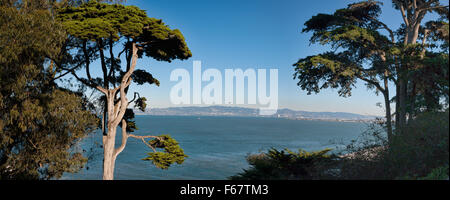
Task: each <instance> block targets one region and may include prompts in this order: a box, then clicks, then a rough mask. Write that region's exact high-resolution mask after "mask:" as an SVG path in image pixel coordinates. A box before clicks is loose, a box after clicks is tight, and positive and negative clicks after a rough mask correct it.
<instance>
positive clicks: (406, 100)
mask: <svg viewBox="0 0 450 200" xmlns="http://www.w3.org/2000/svg"><path fill="white" fill-rule="evenodd" d="M392 3H393V6H394V8H395V9H396V10H398V12H400V14H401V15H400V16H401V17H402V21H403V23H402V24H401V25H400V26H399V28H398V29H397V30H394V29H391V28H390V27H389V26H388V25H386V24H385V23H383V22H382V21H381V20H380V16H381V4H382V2H378V1H372V0H368V1H362V2H358V3H353V4H350V5H348V7H346V8H343V9H338V10H336V11H335V12H334V13H332V14H318V15H316V16H313V17H312V18H311V19H310V20H308V21H306V22H305V24H304V25H305V27H304V28H303V30H302V32H303V33H307V32H312V33H313V34H312V36H311V39H310V42H311V43H313V44H314V43H318V44H320V45H327V46H329V47H331V49H330V51H328V52H325V53H321V54H317V55H313V56H308V57H306V58H301V59H299V61H298V62H297V63H295V64H294V67H295V73H294V79H296V80H298V86H300V87H301V89H303V90H306V91H307V92H308V94H311V93H313V92H314V93H319V92H320V91H321V90H323V89H326V88H336V89H338V94H339V95H340V96H343V97H347V96H350V95H351V91H352V88H353V87H354V86H355V83H356V81H363V82H365V83H366V85H367V88H368V89H373V90H375V92H376V94H379V93H381V94H382V95H383V97H384V100H385V101H384V108H385V111H386V114H385V117H384V119H382V120H380V121H378V122H377V123H374V124H373V125H372V126H371V128H370V129H369V130H367V132H366V133H365V134H364V137H361V138H360V139H359V140H355V141H353V142H352V143H351V144H349V145H348V146H347V148H345V150H343V151H341V152H340V153H339V152H333V154H331V155H334V158H333V159H332V160H333V161H334V162H333V163H332V164H330V163H329V160H327V159H325V162H324V161H323V159H322V160H317V159H316V160H317V162H321V163H322V164H315V165H312V166H313V168H314V169H313V171H320V172H322V173H318V174H316V175H315V176H311V175H308V174H303V175H302V176H298V174H299V172H300V171H302V170H298V169H296V170H294V171H291V169H292V168H291V167H288V166H289V164H290V163H291V162H292V161H293V160H298V159H303V160H305V159H307V158H305V157H302V156H294V154H291V153H288V154H285V153H284V152H283V151H281V152H278V151H276V150H273V149H272V150H269V151H268V152H267V153H264V154H262V155H258V156H256V155H252V156H249V157H248V162H249V164H250V165H251V166H252V167H251V168H250V169H249V170H245V171H244V172H243V173H241V174H239V175H237V176H234V177H232V179H266V178H267V177H265V176H264V175H263V174H265V172H272V171H273V170H281V171H283V172H285V173H287V174H283V175H277V176H275V177H271V178H272V179H279V178H282V179H283V178H286V177H290V178H293V179H432V178H435V179H447V180H448V174H449V173H448V163H449V160H448V158H449V153H448V152H449V144H448V143H449V137H448V135H449V128H448V127H449V126H448V125H449V118H448V117H449V111H448V109H449V106H448V105H449V93H448V91H449V90H448V89H449V85H448V83H449V76H448V75H449V73H448V57H449V55H448V53H449V49H448V47H449V45H448V44H449V26H448V18H449V7H448V5H441V3H440V2H439V1H438V0H428V1H426V0H414V1H411V0H393V1H392ZM432 13H433V14H434V17H432V19H431V20H428V21H426V22H425V21H424V19H426V18H425V17H426V16H429V15H431V14H432ZM383 33H387V34H383ZM390 84H393V85H394V88H395V93H394V96H393V94H392V93H391V92H390V90H389V89H390ZM392 103H395V107H394V108H395V109H392V108H391V104H392ZM393 110H395V111H394V112H393ZM384 134H386V136H387V137H383V135H384ZM275 152H277V153H278V154H274V153H275ZM320 152H323V151H320ZM279 154H281V155H279ZM274 155H277V156H274ZM311 155H316V154H315V153H314V152H313V153H311ZM331 155H330V156H331ZM284 157H289V159H278V158H284ZM313 158H314V156H312V157H311V158H308V159H312V160H314V159H313ZM280 162H281V164H280ZM268 163H270V164H268ZM303 165H304V164H303ZM307 166H309V167H311V165H306V166H304V167H307ZM317 166H320V167H317ZM297 167H298V166H297ZM329 172H336V173H334V174H330V173H329ZM269 174H270V173H269ZM300 174H301V173H300ZM324 175H325V176H324Z"/></svg>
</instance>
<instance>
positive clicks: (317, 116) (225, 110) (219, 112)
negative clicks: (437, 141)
mask: <svg viewBox="0 0 450 200" xmlns="http://www.w3.org/2000/svg"><path fill="white" fill-rule="evenodd" d="M135 113H136V114H137V115H171V116H242V117H280V118H289V119H311V120H333V121H334V120H338V121H368V120H373V119H375V118H376V116H369V115H360V114H354V113H346V112H307V111H296V110H291V109H279V110H278V112H277V113H276V114H275V115H271V116H262V115H259V110H258V109H253V108H242V107H228V106H209V107H194V106H191V107H171V108H152V109H150V110H147V111H146V112H142V111H140V110H135Z"/></svg>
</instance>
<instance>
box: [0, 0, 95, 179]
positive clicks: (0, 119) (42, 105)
mask: <svg viewBox="0 0 450 200" xmlns="http://www.w3.org/2000/svg"><path fill="white" fill-rule="evenodd" d="M21 3H22V4H20V3H19V4H14V5H0V84H1V87H0V179H52V178H59V177H61V176H62V174H63V173H64V172H77V171H79V170H80V169H81V168H82V167H83V166H84V163H85V162H86V160H87V159H86V158H85V157H84V156H83V154H82V149H80V148H77V144H78V142H79V141H80V139H82V138H83V137H85V136H86V135H87V134H89V133H91V132H92V131H93V130H95V129H96V128H97V121H98V119H97V117H96V116H95V115H94V114H93V112H92V110H91V107H90V106H89V102H88V101H87V99H85V98H84V97H83V94H82V93H79V92H73V91H70V90H67V89H63V88H60V87H58V86H57V85H56V84H55V83H54V82H53V81H52V77H53V76H54V68H55V67H54V65H53V64H51V63H50V59H49V57H52V56H54V55H56V54H58V53H59V51H60V49H61V47H62V44H63V42H64V39H65V33H64V31H63V30H62V27H61V26H60V25H59V24H58V23H57V22H55V21H54V20H53V19H52V17H51V14H50V12H49V11H48V10H46V9H42V8H39V7H38V6H34V7H31V6H29V7H27V8H24V5H23V4H26V3H30V2H28V1H23V2H21ZM19 8H20V9H19ZM49 63H50V64H49Z"/></svg>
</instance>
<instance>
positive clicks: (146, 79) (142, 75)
mask: <svg viewBox="0 0 450 200" xmlns="http://www.w3.org/2000/svg"><path fill="white" fill-rule="evenodd" d="M131 77H132V79H133V81H134V82H135V83H137V84H138V85H143V84H145V83H148V84H150V85H151V84H155V85H157V86H159V81H158V79H156V78H153V75H152V74H150V73H148V72H146V71H144V70H140V69H138V70H135V71H134V73H133V74H132V75H131Z"/></svg>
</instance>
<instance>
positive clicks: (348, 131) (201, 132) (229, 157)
mask: <svg viewBox="0 0 450 200" xmlns="http://www.w3.org/2000/svg"><path fill="white" fill-rule="evenodd" d="M135 121H136V124H137V126H138V128H139V130H136V131H135V132H134V133H133V134H135V135H162V134H169V135H171V136H172V137H173V138H174V139H176V140H177V141H178V142H179V143H180V146H181V147H182V148H183V149H184V151H185V154H187V155H188V156H189V157H188V158H186V160H185V161H184V163H183V164H181V165H177V164H174V165H172V166H171V167H170V168H169V169H168V170H162V169H158V168H156V167H154V166H153V165H152V163H151V162H150V161H143V160H142V158H145V157H146V156H147V152H151V151H152V150H151V149H150V148H149V147H147V146H146V145H145V144H143V143H142V141H141V140H138V139H134V138H128V143H127V145H126V148H125V150H124V151H123V152H122V153H121V154H120V155H119V156H118V157H117V160H116V166H115V175H114V176H115V177H114V178H115V179H116V180H118V179H126V180H183V179H189V180H192V179H195V180H211V179H212V180H223V179H227V178H228V177H230V176H233V175H236V174H237V173H239V172H242V170H243V169H246V168H248V167H249V165H248V163H247V162H246V156H247V155H249V154H252V153H261V152H266V151H267V150H268V149H270V148H276V149H279V150H281V149H285V148H289V149H290V150H293V151H297V150H298V149H299V148H301V149H304V150H307V151H313V150H321V149H324V148H334V149H335V148H336V147H338V146H339V145H342V144H345V143H348V142H350V141H351V140H353V139H356V138H357V137H358V136H359V135H360V134H361V133H362V132H364V131H365V130H366V129H367V128H368V127H367V123H363V122H337V121H319V120H292V119H282V118H264V117H209V116H208V117H205V116H145V115H139V116H136V119H135ZM101 137H102V136H101V133H100V131H98V132H96V133H95V134H92V135H91V136H88V137H87V138H85V139H84V140H83V141H82V142H81V143H80V147H82V148H83V149H86V150H87V151H86V152H85V154H86V156H89V162H88V164H87V165H86V167H85V168H83V169H82V170H81V171H80V172H78V173H75V174H70V173H65V174H64V175H63V177H62V179H70V180H85V179H102V159H103V150H102V149H101V146H100V145H101ZM120 142H121V133H120V128H118V132H117V139H116V146H120Z"/></svg>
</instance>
